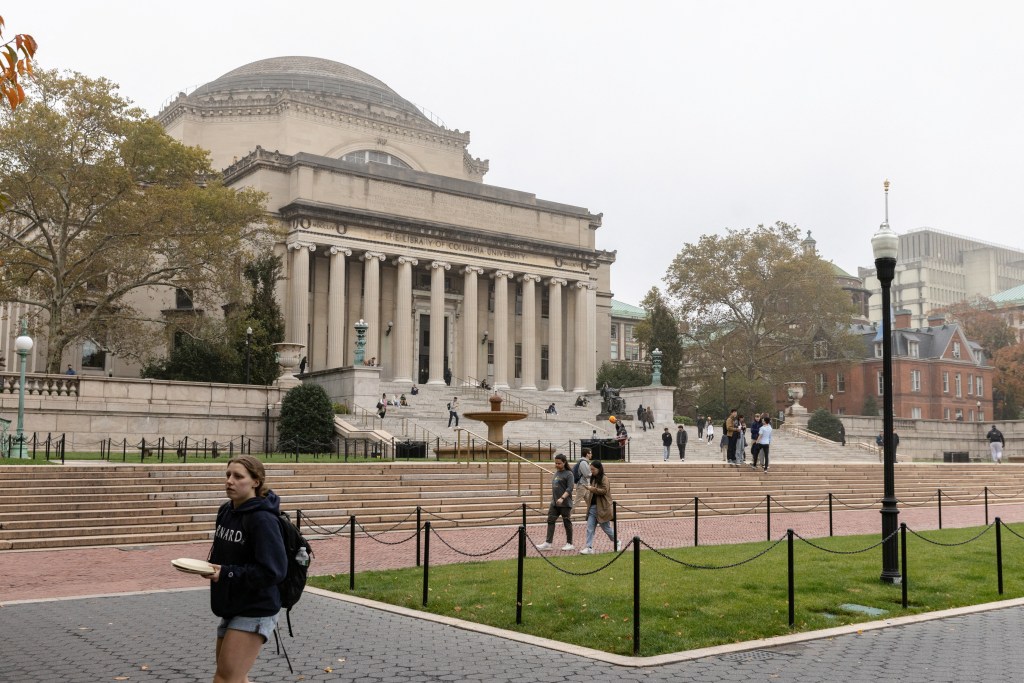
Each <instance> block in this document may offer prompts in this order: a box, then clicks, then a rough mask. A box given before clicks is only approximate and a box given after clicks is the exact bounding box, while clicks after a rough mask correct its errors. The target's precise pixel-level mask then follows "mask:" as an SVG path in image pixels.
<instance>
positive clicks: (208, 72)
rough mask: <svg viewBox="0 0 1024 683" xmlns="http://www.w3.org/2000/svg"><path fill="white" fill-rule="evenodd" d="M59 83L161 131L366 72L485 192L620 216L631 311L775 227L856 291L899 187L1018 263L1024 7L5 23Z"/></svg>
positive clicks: (348, 14) (339, 0) (441, 1)
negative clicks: (311, 75)
mask: <svg viewBox="0 0 1024 683" xmlns="http://www.w3.org/2000/svg"><path fill="white" fill-rule="evenodd" d="M0 14H2V15H3V16H4V19H5V20H6V23H7V28H6V31H5V34H4V35H5V37H8V38H9V37H10V36H11V35H12V34H13V33H31V34H32V35H33V36H34V37H35V38H36V40H37V41H38V43H39V46H40V47H39V53H38V55H37V56H38V58H39V60H40V63H41V64H42V65H43V66H45V67H48V68H53V67H60V68H68V69H74V70H77V71H81V72H83V73H87V74H89V75H93V76H106V77H108V78H110V79H112V80H114V81H116V82H117V83H119V84H120V85H121V87H122V92H123V94H124V95H126V96H127V97H129V98H131V99H132V100H134V101H135V102H137V103H138V104H140V105H142V106H143V107H145V108H146V109H147V110H148V111H150V112H151V113H154V114H155V113H156V112H157V111H159V109H160V107H161V105H162V103H163V102H165V101H166V100H167V99H168V98H170V97H172V96H173V95H174V94H176V93H177V92H178V91H179V90H185V89H189V88H192V87H195V86H198V85H201V84H203V83H206V82H208V81H211V80H213V79H215V78H217V77H218V76H220V75H222V74H223V73H225V72H227V71H230V70H232V69H234V68H236V67H239V66H241V65H243V64H246V63H248V62H251V61H255V60H259V59H264V58H268V57H275V56H283V55H309V56H316V57H323V58H326V59H333V60H336V61H339V62H344V63H346V64H349V65H351V66H354V67H356V68H358V69H361V70H363V71H365V72H367V73H369V74H371V75H373V76H375V77H377V78H379V79H380V80H382V81H384V82H385V83H387V84H388V85H389V86H391V87H392V88H393V89H394V90H396V91H397V92H398V93H399V94H401V95H402V96H403V97H405V98H406V99H409V100H411V101H412V102H415V103H416V104H418V105H420V106H422V107H425V108H427V109H429V110H430V111H431V112H433V113H434V114H436V115H437V116H439V117H440V118H441V119H443V120H444V122H445V124H446V125H447V126H448V127H449V128H458V129H460V130H469V131H471V132H472V143H471V145H470V153H471V154H472V155H473V156H476V157H481V158H484V159H489V160H490V162H491V170H490V172H489V173H488V174H487V176H486V178H485V181H486V182H487V183H489V184H492V185H499V186H503V187H510V188H514V189H517V190H523V191H527V192H532V193H534V194H536V195H537V196H538V197H541V198H543V199H549V200H553V201H559V202H564V203H568V204H574V205H578V206H584V207H586V208H588V209H590V210H591V211H593V212H595V213H603V214H604V227H603V228H602V229H601V230H599V231H598V234H597V246H598V247H599V248H601V249H608V250H617V251H618V257H617V261H616V264H615V265H614V266H613V269H612V289H613V291H614V293H615V297H616V298H618V299H621V300H623V301H627V302H630V303H639V300H640V299H641V298H642V297H643V295H644V294H645V293H646V292H647V291H648V290H649V289H650V288H651V287H652V286H655V285H657V286H661V285H662V282H661V279H662V277H663V276H664V274H665V270H666V268H667V266H668V264H669V263H670V261H671V260H672V257H673V256H674V255H675V254H676V253H678V252H679V250H680V249H681V248H682V247H683V245H684V244H686V243H687V242H694V241H696V240H697V238H698V237H699V236H700V235H702V234H705V233H718V232H723V231H724V229H725V228H737V229H741V228H749V227H753V226H755V225H757V224H758V223H770V222H774V221H776V220H783V221H786V222H789V223H794V224H796V225H798V226H799V227H800V228H803V229H810V230H812V231H813V235H814V237H815V239H817V240H818V250H819V252H820V253H821V254H822V256H824V257H825V258H826V259H830V260H832V261H834V262H835V263H836V264H837V265H839V266H840V267H842V268H844V269H845V270H847V271H849V272H851V273H854V274H856V270H857V266H868V265H871V258H872V257H871V249H870V238H871V235H872V234H873V233H874V231H875V230H877V228H878V224H879V223H880V222H881V220H882V218H883V196H882V181H883V180H884V179H885V178H889V179H890V180H891V181H892V188H891V192H890V222H891V224H892V226H893V229H895V230H896V231H897V232H901V233H902V232H905V231H908V230H912V229H915V228H920V227H925V226H927V227H932V228H936V229H939V230H944V231H947V232H952V233H957V234H963V235H970V236H973V237H976V238H979V239H983V240H986V241H989V242H994V243H997V244H1003V245H1007V246H1013V247H1018V248H1020V247H1022V246H1024V244H1022V243H1024V239H1022V238H1021V234H1022V233H1021V226H1022V223H1024V220H1022V217H1021V210H1022V209H1021V207H1022V189H1024V144H1022V143H1024V87H1022V86H1024V40H1022V36H1024V26H1022V18H1024V3H1020V2H1016V1H1013V0H1006V1H1005V2H981V1H979V2H971V3H967V2H944V1H938V0H921V1H919V2H893V1H892V0H890V1H889V2H874V1H864V0H857V1H850V2H832V1H829V2H823V1H821V0H814V1H808V2H790V1H783V0H772V1H771V2H767V1H765V2H726V1H723V0H714V1H711V0H705V1H703V2H689V1H676V2H668V1H665V2H644V1H642V0H634V1H632V2H605V1H603V0H589V1H587V2H575V1H573V2H568V1H556V0H546V1H543V2H534V1H532V0H516V1H515V2H507V1H506V2H501V1H500V0H498V1H495V0H492V1H491V2H480V0H475V1H473V2H459V1H455V0H451V1H448V0H435V1H434V2H424V1H422V0H419V1H416V2H404V1H400V0H391V1H381V2H368V1H367V0H360V1H359V2H350V1H346V0H333V1H329V2H303V1H302V0H293V1H292V2H259V1H249V2H210V1H207V2H201V3H200V2H193V1H191V0H175V1H174V2H170V3H150V2H139V1H138V0H132V1H131V2H87V1H79V2H67V1H65V0H59V1H56V2H55V1H52V0H51V1H48V2H34V3H28V2H18V3H3V6H2V7H0Z"/></svg>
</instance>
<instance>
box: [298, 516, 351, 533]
mask: <svg viewBox="0 0 1024 683" xmlns="http://www.w3.org/2000/svg"><path fill="white" fill-rule="evenodd" d="M302 519H304V520H306V526H308V527H309V528H310V530H312V531H315V532H316V533H318V534H323V535H325V536H336V535H337V534H340V533H342V532H343V531H345V529H346V528H347V527H348V522H345V523H344V524H342V525H341V526H340V527H338V528H337V529H335V530H334V531H331V530H330V529H328V528H327V527H325V526H322V525H320V524H317V523H316V522H314V521H313V520H312V519H310V518H309V515H307V514H306V513H305V512H303V513H302Z"/></svg>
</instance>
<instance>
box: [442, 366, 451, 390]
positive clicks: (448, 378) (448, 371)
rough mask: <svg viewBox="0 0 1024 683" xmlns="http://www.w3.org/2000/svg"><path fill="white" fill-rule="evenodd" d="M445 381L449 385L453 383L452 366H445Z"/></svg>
mask: <svg viewBox="0 0 1024 683" xmlns="http://www.w3.org/2000/svg"><path fill="white" fill-rule="evenodd" d="M444 383H445V384H447V385H448V386H451V385H452V369H451V368H445V369H444Z"/></svg>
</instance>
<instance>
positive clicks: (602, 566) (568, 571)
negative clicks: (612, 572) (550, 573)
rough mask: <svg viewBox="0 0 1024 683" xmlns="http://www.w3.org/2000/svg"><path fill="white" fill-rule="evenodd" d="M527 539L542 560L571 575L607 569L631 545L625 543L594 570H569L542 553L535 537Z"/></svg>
mask: <svg viewBox="0 0 1024 683" xmlns="http://www.w3.org/2000/svg"><path fill="white" fill-rule="evenodd" d="M526 540H527V541H529V542H530V545H532V546H533V549H534V550H536V551H537V554H538V555H539V556H540V558H541V559H542V560H544V561H545V562H547V563H548V564H549V565H551V566H552V567H553V568H554V569H556V570H558V571H560V572H562V573H563V574H568V575H569V576H590V575H592V574H596V573H598V572H601V571H604V570H605V569H607V568H608V567H610V566H611V565H612V564H614V563H615V561H616V560H618V559H619V558H620V557H622V555H623V554H624V553H626V552H628V548H629V545H628V544H627V545H625V546H623V549H622V550H620V551H618V552H617V553H615V557H613V558H612V559H610V560H608V561H607V562H605V563H604V564H603V565H601V566H600V567H598V568H597V569H592V570H590V571H586V572H574V571H571V570H569V569H563V568H562V567H559V566H558V565H557V564H555V563H554V562H552V561H551V560H550V559H548V556H547V555H545V554H544V553H542V552H541V551H540V550H538V549H537V544H536V543H534V542H533V539H532V538H530V537H529V536H527V537H526ZM642 542H643V541H641V543H642Z"/></svg>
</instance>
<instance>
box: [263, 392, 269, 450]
mask: <svg viewBox="0 0 1024 683" xmlns="http://www.w3.org/2000/svg"><path fill="white" fill-rule="evenodd" d="M263 452H264V453H265V454H266V453H270V404H269V403H268V404H267V410H266V412H264V413H263Z"/></svg>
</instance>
